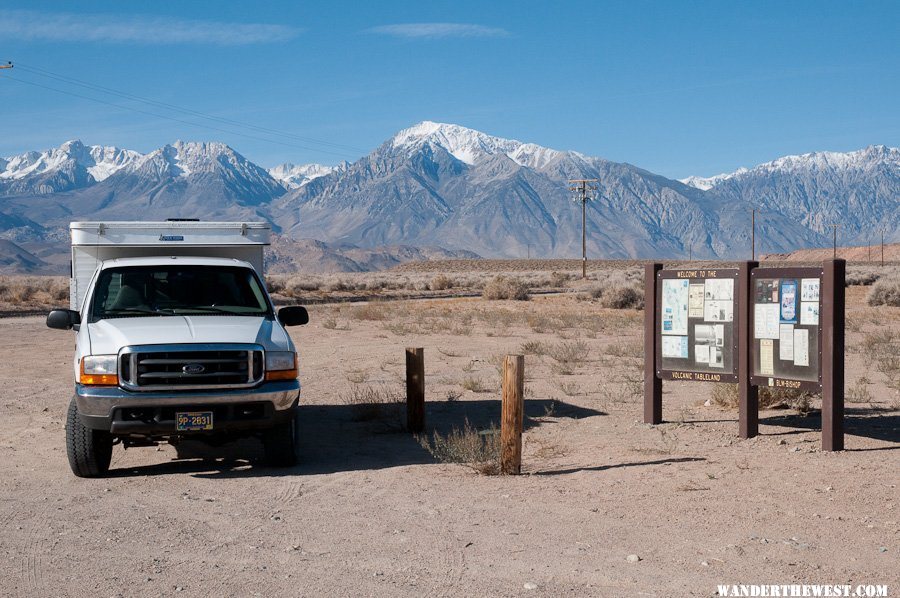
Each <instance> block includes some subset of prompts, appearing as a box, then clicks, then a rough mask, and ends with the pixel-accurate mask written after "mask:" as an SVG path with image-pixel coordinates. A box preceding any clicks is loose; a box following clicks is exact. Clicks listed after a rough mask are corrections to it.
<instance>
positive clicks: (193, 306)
mask: <svg viewBox="0 0 900 598" xmlns="http://www.w3.org/2000/svg"><path fill="white" fill-rule="evenodd" d="M269 313H270V311H269V303H268V301H267V300H266V295H265V293H264V292H263V290H262V287H261V285H260V283H259V280H258V279H257V277H256V275H255V273H254V272H253V271H252V270H250V269H249V268H241V267H227V266H185V265H172V266H132V267H123V268H109V269H106V270H103V271H102V272H101V273H100V276H99V278H98V280H97V285H96V287H95V289H94V298H93V301H92V304H91V314H92V319H93V320H95V321H96V320H102V319H105V318H126V317H134V316H147V315H159V316H171V315H212V316H214V315H239V316H266V315H268V314H269Z"/></svg>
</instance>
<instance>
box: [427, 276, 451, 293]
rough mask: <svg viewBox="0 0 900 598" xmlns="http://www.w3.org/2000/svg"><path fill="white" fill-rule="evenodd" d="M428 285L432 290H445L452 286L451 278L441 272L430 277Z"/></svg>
mask: <svg viewBox="0 0 900 598" xmlns="http://www.w3.org/2000/svg"><path fill="white" fill-rule="evenodd" d="M429 287H430V288H431V290H432V291H446V290H447V289H450V288H453V280H451V279H450V278H448V277H447V276H444V275H443V274H438V275H437V276H435V277H434V278H432V279H431V284H430V285H429Z"/></svg>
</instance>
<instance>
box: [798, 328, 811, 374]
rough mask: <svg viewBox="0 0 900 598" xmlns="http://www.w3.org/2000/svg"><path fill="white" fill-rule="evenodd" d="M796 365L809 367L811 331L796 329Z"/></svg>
mask: <svg viewBox="0 0 900 598" xmlns="http://www.w3.org/2000/svg"><path fill="white" fill-rule="evenodd" d="M794 365H805V366H808V365H809V330H807V329H806V328H795V329H794Z"/></svg>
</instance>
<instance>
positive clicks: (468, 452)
mask: <svg viewBox="0 0 900 598" xmlns="http://www.w3.org/2000/svg"><path fill="white" fill-rule="evenodd" d="M419 444H421V445H422V448H424V449H425V450H426V451H428V452H429V453H431V455H432V456H433V457H434V458H435V459H437V460H438V461H440V462H441V463H462V464H465V465H468V466H469V467H471V468H472V469H474V470H475V471H477V472H478V473H480V474H483V475H496V474H498V473H500V430H498V429H497V428H496V426H494V424H491V427H490V428H488V429H487V430H484V431H483V432H479V431H478V430H477V429H475V428H474V427H472V425H471V424H470V423H469V420H466V421H465V424H464V425H463V428H462V430H460V429H458V428H453V430H451V431H450V433H449V434H447V435H446V436H442V435H441V434H439V433H438V432H434V434H433V435H432V438H431V440H429V438H428V436H425V435H422V436H420V437H419Z"/></svg>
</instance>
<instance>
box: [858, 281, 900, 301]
mask: <svg viewBox="0 0 900 598" xmlns="http://www.w3.org/2000/svg"><path fill="white" fill-rule="evenodd" d="M866 301H867V302H868V303H869V305H888V306H890V307H900V277H898V278H893V277H892V278H881V279H880V280H878V282H876V283H875V284H873V285H872V288H871V289H870V290H869V296H868V297H867V298H866Z"/></svg>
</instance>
